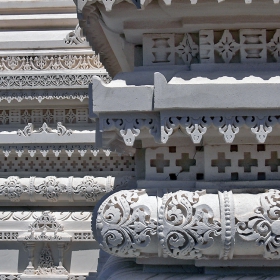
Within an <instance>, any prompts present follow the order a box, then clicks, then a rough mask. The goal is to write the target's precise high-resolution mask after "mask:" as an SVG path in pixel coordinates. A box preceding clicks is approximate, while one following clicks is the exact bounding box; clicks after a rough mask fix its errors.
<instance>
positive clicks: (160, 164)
mask: <svg viewBox="0 0 280 280" xmlns="http://www.w3.org/2000/svg"><path fill="white" fill-rule="evenodd" d="M169 165H170V160H165V159H164V154H156V159H151V161H150V166H151V167H156V171H157V173H163V171H164V167H167V166H169Z"/></svg>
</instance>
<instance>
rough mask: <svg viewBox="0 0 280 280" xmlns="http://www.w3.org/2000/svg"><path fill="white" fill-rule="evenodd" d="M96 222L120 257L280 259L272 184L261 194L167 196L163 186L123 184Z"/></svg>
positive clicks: (278, 212)
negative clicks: (133, 187)
mask: <svg viewBox="0 0 280 280" xmlns="http://www.w3.org/2000/svg"><path fill="white" fill-rule="evenodd" d="M150 191H151V194H152V195H148V193H150ZM156 193H157V194H160V196H157V195H155V194H156ZM92 225H93V231H94V236H95V238H96V240H97V241H98V242H99V243H100V245H101V247H102V249H103V250H105V251H106V252H108V253H110V254H112V255H116V256H119V257H126V258H127V257H130V258H135V257H137V258H145V257H151V256H152V257H155V256H158V257H171V258H177V259H186V260H188V259H189V260H190V259H192V260H196V261H197V262H198V263H200V264H202V263H205V259H208V260H207V261H210V262H211V261H213V259H216V260H215V262H221V264H225V262H230V261H231V260H232V259H235V260H238V259H241V260H243V259H244V256H247V257H248V256H250V257H252V258H254V259H256V260H257V259H267V260H279V259H280V237H279V236H280V191H279V190H274V189H272V190H269V191H267V192H264V193H257V194H249V193H242V194H240V193H236V194H235V193H232V192H231V191H225V192H219V193H218V194H213V193H212V194H207V193H206V192H205V191H195V192H190V191H182V190H181V191H177V192H169V193H166V194H164V195H163V196H162V190H160V189H158V190H157V192H155V190H149V192H146V191H145V190H140V189H139V190H126V191H124V190H123V191H120V192H117V193H114V194H112V195H111V196H109V197H108V198H107V199H106V200H105V201H104V202H103V203H102V204H101V206H100V207H99V209H97V211H96V213H94V215H93V224H92ZM244 248H248V249H249V250H248V251H246V250H245V251H244ZM275 264H277V262H275Z"/></svg>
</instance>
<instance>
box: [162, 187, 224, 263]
mask: <svg viewBox="0 0 280 280" xmlns="http://www.w3.org/2000/svg"><path fill="white" fill-rule="evenodd" d="M204 194H205V192H199V191H196V192H187V191H178V192H176V193H172V194H166V195H165V196H164V197H163V199H162V206H161V208H160V210H159V216H158V223H159V228H158V232H159V240H160V241H159V242H160V244H161V246H162V248H163V253H164V255H165V256H167V255H169V256H171V257H174V258H179V259H200V258H203V257H205V256H204V255H203V253H202V251H201V250H202V249H205V248H208V247H210V246H211V245H212V244H213V241H214V240H213V238H212V236H213V235H215V236H218V235H220V232H221V224H220V222H219V221H216V220H213V216H214V214H213V211H212V209H211V208H210V207H209V206H208V205H205V204H202V205H196V204H197V202H198V201H199V198H200V196H201V195H204Z"/></svg>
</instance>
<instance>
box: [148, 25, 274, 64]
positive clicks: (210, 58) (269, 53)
mask: <svg viewBox="0 0 280 280" xmlns="http://www.w3.org/2000/svg"><path fill="white" fill-rule="evenodd" d="M175 37H181V39H180V42H176V40H175ZM214 38H215V39H214ZM279 39H280V29H274V30H273V32H272V35H271V31H270V30H266V29H253V28H252V29H240V30H227V29H226V30H223V31H222V32H220V31H215V30H200V31H199V32H198V33H192V34H189V33H186V34H173V33H166V34H144V35H143V52H144V55H143V57H144V65H156V64H171V65H174V64H177V63H179V61H180V63H184V64H187V65H190V64H193V63H221V62H222V63H240V62H241V63H251V62H253V63H255V62H259V63H264V62H265V63H266V62H267V63H271V62H279V61H280V52H279V48H278V45H279Z"/></svg>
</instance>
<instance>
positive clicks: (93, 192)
mask: <svg viewBox="0 0 280 280" xmlns="http://www.w3.org/2000/svg"><path fill="white" fill-rule="evenodd" d="M109 180H110V179H109ZM107 181H108V180H107ZM73 189H74V194H76V195H80V196H82V197H84V198H85V199H86V201H91V202H94V201H96V200H97V198H98V197H99V196H100V195H101V194H104V193H106V192H108V191H111V190H113V188H112V187H111V185H110V186H106V185H105V184H101V183H100V182H98V180H97V179H96V178H94V177H92V176H85V177H84V178H83V181H82V183H81V184H80V185H78V186H75V187H74V186H73Z"/></svg>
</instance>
